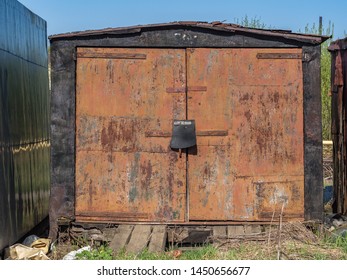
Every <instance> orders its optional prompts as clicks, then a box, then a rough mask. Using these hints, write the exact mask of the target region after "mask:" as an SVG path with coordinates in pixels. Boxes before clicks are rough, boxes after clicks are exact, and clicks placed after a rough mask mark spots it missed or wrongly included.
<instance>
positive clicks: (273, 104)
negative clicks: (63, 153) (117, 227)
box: [76, 48, 304, 222]
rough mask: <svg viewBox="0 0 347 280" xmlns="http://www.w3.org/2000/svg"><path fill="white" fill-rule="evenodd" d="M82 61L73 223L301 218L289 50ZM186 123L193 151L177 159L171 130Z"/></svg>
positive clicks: (162, 53)
mask: <svg viewBox="0 0 347 280" xmlns="http://www.w3.org/2000/svg"><path fill="white" fill-rule="evenodd" d="M83 49H84V48H82V51H83ZM93 52H94V53H97V56H96V57H93V56H92V55H90V53H93ZM103 52H105V55H104V54H103ZM262 52H263V53H266V54H267V59H257V54H258V53H262ZM90 53H89V54H88V55H87V56H81V57H78V59H77V69H78V70H77V82H78V84H77V100H76V103H77V105H76V120H77V121H76V125H77V128H76V129H77V130H76V134H77V135H76V139H77V141H76V145H77V148H76V164H77V167H76V200H77V201H78V203H77V204H76V205H77V206H76V213H77V216H78V217H84V218H81V219H90V220H95V219H97V218H100V217H101V216H102V215H104V214H105V213H115V214H114V215H109V216H108V218H107V219H108V220H110V219H114V220H115V221H117V219H118V218H119V219H122V220H123V221H124V220H127V219H128V220H131V221H134V220H136V219H137V220H138V221H153V222H176V221H179V222H193V221H260V220H262V221H264V220H267V221H269V220H270V219H271V215H269V213H272V212H273V211H277V212H278V211H279V210H280V207H281V205H283V203H285V215H286V217H289V218H290V217H293V218H298V217H299V218H300V217H301V216H302V215H303V198H304V192H303V191H304V174H303V170H304V162H303V143H304V142H303V141H304V139H303V85H302V69H301V67H302V66H301V65H302V61H301V59H299V57H300V56H301V50H300V49H285V50H279V49H266V50H262V49H203V48H199V49H187V50H183V49H180V50H173V49H132V48H131V49H130V48H129V49H127V48H119V49H107V53H106V51H105V50H104V49H102V48H92V51H91V52H90ZM136 53H138V54H139V55H140V54H141V55H145V59H140V57H138V58H139V59H131V58H129V57H130V56H133V55H134V54H136ZM288 53H290V54H291V57H287V55H286V54H288ZM126 54H129V55H126ZM272 54H274V55H275V56H277V58H275V59H271V57H272ZM292 54H293V55H292ZM122 56H123V58H122ZM127 56H129V57H127ZM135 57H136V56H135ZM279 58H280V59H279ZM87 65H89V66H88V67H87ZM235 65H237V67H235ZM94 69H97V72H95V71H94ZM168 92H169V93H170V94H168ZM188 118H189V119H194V120H195V122H196V130H197V146H196V147H194V148H191V149H188V151H187V153H184V151H183V153H182V156H181V157H180V156H179V153H178V151H173V150H171V149H170V148H169V142H170V137H171V129H172V121H173V120H174V119H182V120H183V119H188ZM88 178H91V180H92V182H93V183H92V184H90V185H88V184H86V183H88ZM106 186H107V187H106ZM187 194H188V196H187ZM187 198H188V199H189V201H187ZM88 201H89V203H88ZM187 207H188V208H187ZM83 213H85V214H86V213H89V214H88V215H89V217H87V216H84V215H82V214H83ZM103 213H104V214H103ZM188 213H189V216H188ZM105 215H106V214H105ZM185 217H187V218H188V220H185ZM105 219H106V218H105Z"/></svg>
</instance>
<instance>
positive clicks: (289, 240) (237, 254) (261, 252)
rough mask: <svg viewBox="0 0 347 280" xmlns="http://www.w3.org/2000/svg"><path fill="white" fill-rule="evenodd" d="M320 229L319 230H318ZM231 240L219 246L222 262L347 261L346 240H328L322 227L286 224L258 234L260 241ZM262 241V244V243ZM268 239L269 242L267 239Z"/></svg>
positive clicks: (298, 223) (294, 223)
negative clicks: (280, 227)
mask: <svg viewBox="0 0 347 280" xmlns="http://www.w3.org/2000/svg"><path fill="white" fill-rule="evenodd" d="M316 230H317V229H316ZM252 239H254V238H253V237H251V239H250V240H249V239H248V238H247V237H246V236H245V238H244V239H242V240H234V239H230V240H227V241H224V242H222V243H219V244H218V245H217V244H216V245H214V246H216V248H218V250H219V251H220V254H221V255H220V256H221V258H222V259H241V260H276V259H284V260H318V259H323V260H340V259H347V241H346V240H344V241H343V242H340V244H337V243H336V241H329V239H328V238H327V235H326V233H325V231H324V229H323V228H320V229H319V234H318V235H317V234H315V233H313V231H312V229H309V228H308V227H307V225H306V224H303V223H300V222H293V223H284V224H283V225H282V229H281V232H279V231H278V230H277V229H274V230H272V231H270V232H263V233H261V234H260V235H258V241H253V240H252ZM262 239H263V241H261V240H262ZM266 239H267V240H266Z"/></svg>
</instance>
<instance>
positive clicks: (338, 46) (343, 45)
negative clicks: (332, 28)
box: [328, 37, 347, 51]
mask: <svg viewBox="0 0 347 280" xmlns="http://www.w3.org/2000/svg"><path fill="white" fill-rule="evenodd" d="M328 50H329V51H337V50H347V37H346V38H344V39H340V40H336V41H334V42H331V44H330V46H329V48H328Z"/></svg>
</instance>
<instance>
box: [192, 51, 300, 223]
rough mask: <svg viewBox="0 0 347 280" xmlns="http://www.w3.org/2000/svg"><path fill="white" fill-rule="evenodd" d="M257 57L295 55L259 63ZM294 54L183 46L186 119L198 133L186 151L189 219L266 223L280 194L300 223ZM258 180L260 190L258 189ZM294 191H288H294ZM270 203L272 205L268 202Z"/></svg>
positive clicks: (297, 66) (297, 91)
mask: <svg viewBox="0 0 347 280" xmlns="http://www.w3.org/2000/svg"><path fill="white" fill-rule="evenodd" d="M259 53H267V54H269V53H275V54H276V56H278V54H279V53H284V54H286V53H291V54H297V58H295V57H292V56H291V57H290V58H287V57H285V56H284V57H282V58H281V59H277V58H276V59H258V58H257V55H258V54H259ZM300 57H301V49H283V50H279V49H189V50H187V77H188V80H187V82H188V89H189V87H190V86H206V87H207V91H204V92H191V91H189V90H188V101H187V102H188V116H187V117H188V118H189V119H194V120H195V122H196V127H197V130H198V131H199V130H223V131H224V130H227V131H228V133H227V135H225V136H212V135H211V136H210V137H206V136H205V137H199V136H198V137H197V143H198V144H197V149H196V151H191V152H189V158H188V189H189V219H190V220H241V221H245V220H247V221H256V220H269V219H271V217H269V215H268V212H269V211H270V210H269V209H272V210H273V211H278V207H279V204H278V203H277V202H278V201H279V199H277V200H276V199H272V200H271V198H272V197H277V194H278V193H280V196H281V197H286V199H284V200H283V203H284V204H285V207H284V213H285V215H287V217H296V218H299V219H301V218H303V213H304V204H303V203H304V160H303V146H304V144H303V143H304V139H303V77H302V61H301V59H299V58H300ZM259 182H262V184H261V187H259V186H260V185H259V184H258V183H259ZM294 192H295V194H293V193H294ZM275 201H276V203H275Z"/></svg>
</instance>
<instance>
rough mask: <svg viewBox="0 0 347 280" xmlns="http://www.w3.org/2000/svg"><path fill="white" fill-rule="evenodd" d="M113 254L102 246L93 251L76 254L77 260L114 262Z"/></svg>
mask: <svg viewBox="0 0 347 280" xmlns="http://www.w3.org/2000/svg"><path fill="white" fill-rule="evenodd" d="M112 254H113V252H112V250H111V249H110V248H109V247H105V246H103V245H102V246H100V247H98V248H95V249H92V250H91V251H83V252H81V253H78V254H76V259H77V260H112V259H113V255H112Z"/></svg>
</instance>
